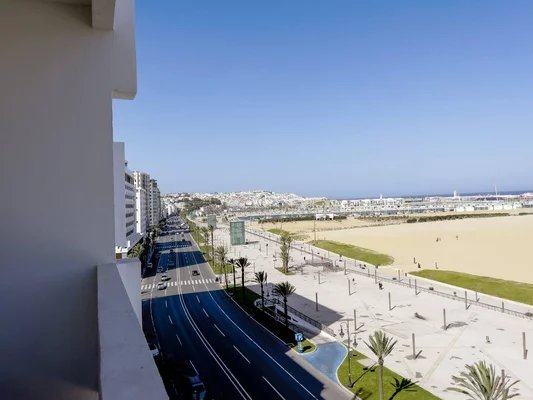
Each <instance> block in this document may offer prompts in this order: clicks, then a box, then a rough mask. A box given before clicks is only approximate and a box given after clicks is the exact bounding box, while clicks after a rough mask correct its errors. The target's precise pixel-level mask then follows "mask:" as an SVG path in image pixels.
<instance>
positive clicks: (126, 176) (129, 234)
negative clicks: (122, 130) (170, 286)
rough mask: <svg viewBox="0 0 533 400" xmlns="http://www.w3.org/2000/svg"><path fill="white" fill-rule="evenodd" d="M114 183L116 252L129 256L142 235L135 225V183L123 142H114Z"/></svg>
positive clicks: (120, 256) (118, 254) (118, 255)
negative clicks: (130, 250) (129, 251)
mask: <svg viewBox="0 0 533 400" xmlns="http://www.w3.org/2000/svg"><path fill="white" fill-rule="evenodd" d="M113 183H114V185H113V186H114V204H115V254H116V256H117V258H124V257H126V256H127V253H128V250H129V249H130V248H131V247H132V246H134V245H135V244H136V243H137V242H138V241H139V240H140V239H141V237H142V235H141V234H140V233H138V232H137V231H136V229H135V228H136V226H135V185H134V177H133V173H132V172H131V171H130V170H129V169H128V162H127V161H126V158H125V147H124V143H123V142H114V143H113Z"/></svg>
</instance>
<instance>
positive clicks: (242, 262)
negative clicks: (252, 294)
mask: <svg viewBox="0 0 533 400" xmlns="http://www.w3.org/2000/svg"><path fill="white" fill-rule="evenodd" d="M235 265H236V266H237V267H239V268H240V269H241V278H242V281H241V285H242V301H243V303H244V299H245V296H246V292H245V291H244V268H246V267H248V266H249V265H250V263H249V262H248V259H247V258H246V257H240V258H239V259H238V260H237V261H235Z"/></svg>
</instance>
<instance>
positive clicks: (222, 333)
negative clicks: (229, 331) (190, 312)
mask: <svg viewBox="0 0 533 400" xmlns="http://www.w3.org/2000/svg"><path fill="white" fill-rule="evenodd" d="M213 325H215V328H217V330H218V331H219V332H220V334H221V335H222V336H224V337H226V335H224V332H222V331H221V330H220V328H219V327H218V326H217V324H213Z"/></svg>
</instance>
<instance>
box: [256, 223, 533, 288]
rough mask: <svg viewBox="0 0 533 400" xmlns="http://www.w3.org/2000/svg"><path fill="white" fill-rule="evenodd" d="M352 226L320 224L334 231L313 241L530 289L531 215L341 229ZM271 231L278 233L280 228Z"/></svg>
mask: <svg viewBox="0 0 533 400" xmlns="http://www.w3.org/2000/svg"><path fill="white" fill-rule="evenodd" d="M356 223H357V220H350V219H349V220H346V221H337V222H333V221H331V222H322V223H321V224H325V225H326V226H328V227H330V229H331V228H333V229H334V230H321V231H319V232H317V238H318V239H328V240H335V241H338V242H343V243H350V244H354V245H357V246H361V247H365V248H368V249H372V250H375V251H379V252H382V253H385V254H388V255H391V256H392V257H394V260H395V261H394V267H399V268H401V269H403V270H404V271H413V270H416V269H417V264H414V263H413V258H416V262H417V263H420V264H421V267H422V268H427V269H431V268H435V263H437V267H438V268H439V269H443V270H453V271H460V272H466V273H471V274H475V275H483V276H490V277H495V278H501V279H508V280H514V281H519V282H526V283H533V254H532V253H531V247H532V243H533V215H526V216H510V217H493V218H470V219H463V220H453V221H439V222H424V223H414V224H406V223H403V224H395V225H387V226H374V227H359V228H357V227H355V228H348V229H346V228H347V227H348V226H349V225H350V224H352V226H353V224H356ZM328 224H329V225H328ZM333 224H336V225H337V226H335V227H334V226H333ZM312 226H313V222H312V221H304V222H296V223H285V224H283V229H287V230H289V231H291V232H299V233H302V232H307V235H308V239H311V236H312V229H313V227H312ZM276 227H278V228H279V224H277V226H276ZM263 229H269V228H268V227H263ZM318 229H319V225H318V222H317V230H318ZM437 238H439V241H437V240H436V239H437Z"/></svg>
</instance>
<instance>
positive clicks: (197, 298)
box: [196, 295, 200, 303]
mask: <svg viewBox="0 0 533 400" xmlns="http://www.w3.org/2000/svg"><path fill="white" fill-rule="evenodd" d="M196 300H198V303H199V302H200V298H199V297H198V295H196Z"/></svg>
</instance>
